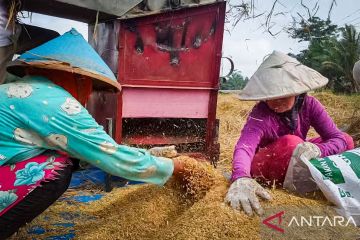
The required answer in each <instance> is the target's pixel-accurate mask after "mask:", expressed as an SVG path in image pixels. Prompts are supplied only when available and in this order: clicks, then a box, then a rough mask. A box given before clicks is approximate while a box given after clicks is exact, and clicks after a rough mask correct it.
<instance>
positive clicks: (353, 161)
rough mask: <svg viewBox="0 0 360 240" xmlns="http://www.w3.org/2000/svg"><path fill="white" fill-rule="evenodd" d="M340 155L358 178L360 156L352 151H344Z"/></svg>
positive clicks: (359, 176) (359, 175)
mask: <svg viewBox="0 0 360 240" xmlns="http://www.w3.org/2000/svg"><path fill="white" fill-rule="evenodd" d="M341 155H342V156H344V158H342V159H343V160H344V161H345V162H346V163H347V164H349V166H350V167H351V169H352V170H353V171H354V173H355V174H356V176H357V177H358V178H360V156H359V155H357V154H355V153H352V152H344V153H342V154H341Z"/></svg>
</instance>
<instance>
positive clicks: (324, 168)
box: [310, 157, 345, 184]
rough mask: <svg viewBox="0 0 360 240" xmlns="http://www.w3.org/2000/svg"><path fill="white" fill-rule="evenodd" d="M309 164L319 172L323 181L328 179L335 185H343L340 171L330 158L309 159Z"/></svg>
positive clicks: (343, 181)
mask: <svg viewBox="0 0 360 240" xmlns="http://www.w3.org/2000/svg"><path fill="white" fill-rule="evenodd" d="M310 163H311V164H312V165H313V166H314V167H316V168H317V169H318V170H319V171H320V172H321V174H322V175H323V176H324V179H330V181H332V182H333V183H335V184H341V183H345V180H344V177H343V175H342V174H341V171H340V169H339V168H338V167H337V166H336V164H335V163H334V161H332V160H331V159H330V158H328V157H326V158H319V159H311V160H310Z"/></svg>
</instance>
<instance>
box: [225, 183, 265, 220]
mask: <svg viewBox="0 0 360 240" xmlns="http://www.w3.org/2000/svg"><path fill="white" fill-rule="evenodd" d="M258 196H260V197H262V198H263V199H265V200H271V196H270V194H269V193H268V192H267V191H266V190H265V189H264V188H263V187H262V186H260V184H258V183H257V182H256V181H255V179H252V178H247V177H243V178H239V179H237V180H235V181H234V182H233V183H232V184H231V186H230V188H229V191H228V193H227V195H226V197H225V202H228V203H230V206H231V207H232V208H234V209H238V210H240V209H241V208H242V209H243V210H244V212H245V213H246V214H247V215H249V216H252V215H253V210H255V212H256V213H257V214H258V215H262V214H263V213H264V210H263V209H262V207H261V205H260V202H259V199H258Z"/></svg>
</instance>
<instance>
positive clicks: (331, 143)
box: [306, 96, 347, 157]
mask: <svg viewBox="0 0 360 240" xmlns="http://www.w3.org/2000/svg"><path fill="white" fill-rule="evenodd" d="M306 101H307V102H306V104H308V107H309V109H308V111H309V116H310V125H311V126H312V127H314V129H315V131H316V132H317V133H318V134H319V135H320V137H321V139H322V142H321V143H315V144H316V145H317V146H318V147H319V149H320V151H321V156H322V157H325V156H329V155H333V154H338V153H341V152H343V151H345V150H346V149H347V144H346V140H345V137H344V134H343V133H342V132H341V131H340V130H339V129H338V128H337V127H336V125H335V123H334V121H333V120H332V119H331V117H330V116H329V114H328V113H327V112H326V110H325V108H324V106H323V105H322V104H321V103H320V102H319V101H318V100H317V99H315V98H314V97H310V96H308V97H307V99H306Z"/></svg>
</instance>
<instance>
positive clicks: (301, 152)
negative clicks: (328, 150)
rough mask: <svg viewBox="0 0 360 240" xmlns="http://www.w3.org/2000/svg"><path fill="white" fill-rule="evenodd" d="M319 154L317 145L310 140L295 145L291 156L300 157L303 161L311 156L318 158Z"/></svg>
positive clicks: (311, 157)
mask: <svg viewBox="0 0 360 240" xmlns="http://www.w3.org/2000/svg"><path fill="white" fill-rule="evenodd" d="M320 156H321V151H320V149H319V147H318V146H316V145H315V144H313V143H311V142H303V143H300V144H298V145H297V146H296V148H295V150H294V152H293V154H292V157H295V158H297V159H301V160H303V161H306V160H307V161H309V160H310V159H313V158H318V157H320Z"/></svg>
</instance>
